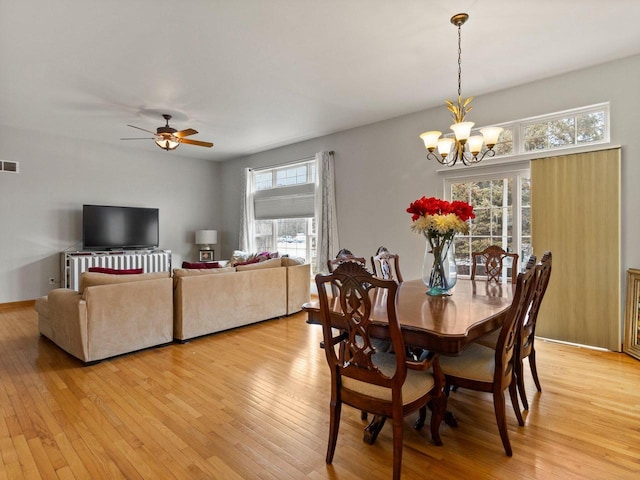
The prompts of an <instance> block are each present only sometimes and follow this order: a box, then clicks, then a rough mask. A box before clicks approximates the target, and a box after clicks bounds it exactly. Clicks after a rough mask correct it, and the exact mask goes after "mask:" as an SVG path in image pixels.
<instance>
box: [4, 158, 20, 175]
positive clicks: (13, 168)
mask: <svg viewBox="0 0 640 480" xmlns="http://www.w3.org/2000/svg"><path fill="white" fill-rule="evenodd" d="M0 172H9V173H18V172H19V169H18V162H9V161H8V160H0Z"/></svg>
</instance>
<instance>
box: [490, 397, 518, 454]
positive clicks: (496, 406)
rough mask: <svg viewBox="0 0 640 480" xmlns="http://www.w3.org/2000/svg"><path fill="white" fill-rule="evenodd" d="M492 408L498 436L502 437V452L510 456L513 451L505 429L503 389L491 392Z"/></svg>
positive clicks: (505, 417)
mask: <svg viewBox="0 0 640 480" xmlns="http://www.w3.org/2000/svg"><path fill="white" fill-rule="evenodd" d="M493 410H494V411H495V413H496V423H497V424H498V431H499V432H500V438H501V439H502V445H503V447H504V453H506V454H507V456H508V457H511V456H512V455H513V452H512V450H511V442H509V432H508V430H507V416H506V414H505V401H504V391H502V390H500V391H499V392H495V391H494V392H493Z"/></svg>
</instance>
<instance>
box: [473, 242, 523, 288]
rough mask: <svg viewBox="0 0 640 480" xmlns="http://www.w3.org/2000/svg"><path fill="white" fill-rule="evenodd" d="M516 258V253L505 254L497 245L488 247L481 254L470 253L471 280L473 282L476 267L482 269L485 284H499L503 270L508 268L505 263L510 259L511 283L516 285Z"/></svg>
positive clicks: (517, 256)
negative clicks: (485, 279)
mask: <svg viewBox="0 0 640 480" xmlns="http://www.w3.org/2000/svg"><path fill="white" fill-rule="evenodd" d="M518 258H519V255H518V254H517V253H511V252H507V251H505V250H503V249H502V248H501V247H500V246H498V245H489V246H488V247H487V248H485V249H484V250H482V251H481V252H472V253H471V280H475V278H476V273H477V270H478V267H483V268H482V269H483V270H484V275H485V276H486V277H487V282H491V281H494V282H497V283H500V282H501V277H502V275H503V270H504V269H505V268H508V264H506V262H505V261H506V260H507V259H511V282H512V283H516V279H517V278H518V276H517V274H518ZM478 273H479V272H478ZM504 273H506V272H504ZM479 274H480V273H479ZM507 276H508V275H507Z"/></svg>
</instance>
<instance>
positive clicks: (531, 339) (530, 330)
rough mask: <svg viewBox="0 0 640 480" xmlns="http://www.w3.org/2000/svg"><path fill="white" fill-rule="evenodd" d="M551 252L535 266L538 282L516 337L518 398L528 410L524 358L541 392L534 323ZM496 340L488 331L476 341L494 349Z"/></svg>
mask: <svg viewBox="0 0 640 480" xmlns="http://www.w3.org/2000/svg"><path fill="white" fill-rule="evenodd" d="M531 257H532V258H533V259H534V260H533V263H534V265H535V256H534V255H532V256H531ZM551 258H552V256H551V252H550V251H547V252H545V253H544V255H543V256H542V259H541V260H540V263H539V264H538V265H536V266H535V268H536V269H537V275H538V277H539V278H538V283H537V285H536V289H535V291H534V293H533V300H532V301H531V308H530V309H529V313H528V314H527V317H526V318H525V321H524V323H523V325H522V329H521V331H520V335H519V337H518V344H517V346H516V348H517V352H518V353H517V358H518V362H517V363H516V368H515V372H514V373H515V375H516V379H517V384H518V392H519V394H520V400H521V401H522V405H523V407H524V409H525V410H529V401H528V400H527V394H526V391H525V387H524V359H525V358H528V359H529V368H530V370H531V375H532V376H533V381H534V382H535V384H536V389H537V390H538V391H539V392H542V387H541V386H540V379H539V378H538V367H537V365H536V350H535V346H534V343H535V339H536V323H537V320H538V311H539V310H540V305H541V304H542V299H543V298H544V295H545V293H546V291H547V286H548V285H549V280H550V278H551V261H552V260H551ZM530 264H531V258H530V259H529V262H528V263H527V269H529V268H531V267H530ZM497 340H498V336H497V335H496V332H492V333H489V334H487V335H485V336H483V337H482V338H480V339H479V340H478V343H479V344H481V345H484V346H487V347H490V348H493V349H495V348H496V343H497Z"/></svg>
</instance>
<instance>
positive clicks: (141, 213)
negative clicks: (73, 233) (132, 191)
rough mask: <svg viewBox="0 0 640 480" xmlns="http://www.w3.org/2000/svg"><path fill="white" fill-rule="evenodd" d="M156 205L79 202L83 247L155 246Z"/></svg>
mask: <svg viewBox="0 0 640 480" xmlns="http://www.w3.org/2000/svg"><path fill="white" fill-rule="evenodd" d="M158 218H159V215H158V209H157V208H137V207H115V206H109V205H83V206H82V243H83V245H84V249H85V250H111V249H118V248H154V247H157V246H158V244H159V221H158Z"/></svg>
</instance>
